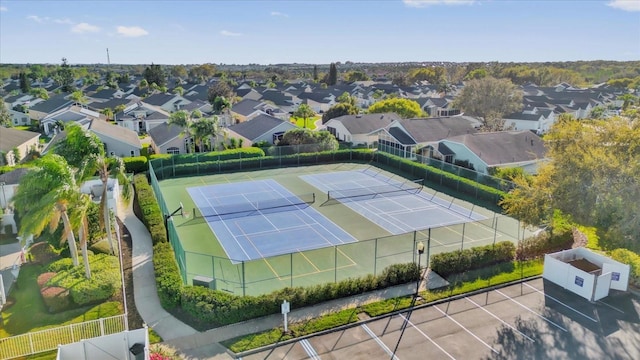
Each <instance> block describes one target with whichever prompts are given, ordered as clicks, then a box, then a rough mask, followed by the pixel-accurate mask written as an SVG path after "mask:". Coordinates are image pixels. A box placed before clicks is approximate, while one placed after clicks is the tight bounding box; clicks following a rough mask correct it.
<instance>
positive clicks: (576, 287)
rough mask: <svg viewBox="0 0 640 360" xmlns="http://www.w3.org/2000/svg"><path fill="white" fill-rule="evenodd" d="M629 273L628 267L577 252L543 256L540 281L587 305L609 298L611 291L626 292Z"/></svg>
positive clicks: (580, 249) (567, 251)
mask: <svg viewBox="0 0 640 360" xmlns="http://www.w3.org/2000/svg"><path fill="white" fill-rule="evenodd" d="M629 271H630V267H629V265H626V264H623V263H620V262H618V261H615V260H613V259H611V258H608V257H606V256H603V255H600V254H597V253H594V252H593V251H590V250H587V249H585V248H576V249H571V250H564V251H560V252H556V253H553V254H547V255H545V257H544V271H543V273H542V277H543V278H544V279H546V280H549V281H551V282H552V283H554V284H557V285H559V286H562V287H563V288H565V289H567V290H569V291H571V292H574V293H576V294H578V295H580V296H582V297H583V298H585V299H587V300H589V301H597V300H600V299H602V298H604V297H606V296H607V295H609V290H610V289H614V290H621V291H627V289H628V287H629Z"/></svg>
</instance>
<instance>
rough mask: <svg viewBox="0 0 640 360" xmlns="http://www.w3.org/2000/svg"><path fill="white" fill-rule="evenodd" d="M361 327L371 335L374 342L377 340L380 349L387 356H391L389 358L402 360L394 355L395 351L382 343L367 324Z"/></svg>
mask: <svg viewBox="0 0 640 360" xmlns="http://www.w3.org/2000/svg"><path fill="white" fill-rule="evenodd" d="M361 327H362V328H363V329H364V331H366V332H367V334H369V336H371V338H372V339H373V340H375V341H376V342H377V343H378V345H380V347H381V348H382V350H384V352H386V353H387V354H389V356H391V359H392V360H400V359H399V358H398V357H397V356H396V355H395V354H394V353H393V351H391V349H389V347H388V346H387V344H385V343H384V342H382V339H380V338H379V337H378V336H377V335H376V334H375V333H374V332H373V331H372V330H371V329H370V328H369V327H368V326H367V324H362V325H361Z"/></svg>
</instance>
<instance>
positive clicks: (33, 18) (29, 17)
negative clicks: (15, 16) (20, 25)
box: [27, 15, 46, 23]
mask: <svg viewBox="0 0 640 360" xmlns="http://www.w3.org/2000/svg"><path fill="white" fill-rule="evenodd" d="M27 19H29V20H33V21H35V22H37V23H43V22H44V20H45V19H46V18H41V17H40V16H38V15H29V16H27Z"/></svg>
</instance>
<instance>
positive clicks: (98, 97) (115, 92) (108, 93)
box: [87, 89, 126, 102]
mask: <svg viewBox="0 0 640 360" xmlns="http://www.w3.org/2000/svg"><path fill="white" fill-rule="evenodd" d="M125 95H126V93H125V92H124V91H122V90H120V89H102V90H99V91H97V92H95V93H93V94H91V95H90V96H87V97H88V98H89V99H91V100H93V101H94V102H106V101H109V100H111V99H122V98H123V97H124V96H125Z"/></svg>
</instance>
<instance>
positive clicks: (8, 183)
mask: <svg viewBox="0 0 640 360" xmlns="http://www.w3.org/2000/svg"><path fill="white" fill-rule="evenodd" d="M29 170H30V169H29V168H22V167H21V168H17V169H15V170H12V171H9V172H7V173H4V174H0V208H2V209H6V208H7V207H9V204H11V202H12V199H13V196H14V195H15V193H16V189H18V185H19V184H20V179H22V177H23V176H24V174H26V173H27V172H28V171H29Z"/></svg>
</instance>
